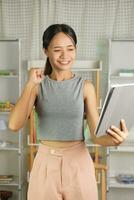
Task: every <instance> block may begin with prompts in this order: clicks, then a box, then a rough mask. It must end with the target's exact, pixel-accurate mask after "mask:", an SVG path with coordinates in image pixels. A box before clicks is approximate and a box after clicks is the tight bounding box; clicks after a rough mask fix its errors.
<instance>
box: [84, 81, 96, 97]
mask: <svg viewBox="0 0 134 200" xmlns="http://www.w3.org/2000/svg"><path fill="white" fill-rule="evenodd" d="M91 95H95V87H94V85H93V83H92V82H91V81H89V80H84V99H86V98H87V97H88V96H91Z"/></svg>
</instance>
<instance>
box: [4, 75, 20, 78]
mask: <svg viewBox="0 0 134 200" xmlns="http://www.w3.org/2000/svg"><path fill="white" fill-rule="evenodd" d="M0 78H19V76H18V75H0Z"/></svg>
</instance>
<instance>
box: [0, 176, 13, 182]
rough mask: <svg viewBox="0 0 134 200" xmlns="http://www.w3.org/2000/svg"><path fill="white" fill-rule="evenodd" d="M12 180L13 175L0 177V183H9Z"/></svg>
mask: <svg viewBox="0 0 134 200" xmlns="http://www.w3.org/2000/svg"><path fill="white" fill-rule="evenodd" d="M13 180H14V176H13V175H0V183H10V182H11V181H13Z"/></svg>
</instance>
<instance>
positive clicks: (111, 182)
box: [108, 177, 134, 189]
mask: <svg viewBox="0 0 134 200" xmlns="http://www.w3.org/2000/svg"><path fill="white" fill-rule="evenodd" d="M108 187H111V188H133V189H134V184H132V183H131V184H125V183H119V182H118V181H117V180H116V178H115V177H110V178H109V185H108Z"/></svg>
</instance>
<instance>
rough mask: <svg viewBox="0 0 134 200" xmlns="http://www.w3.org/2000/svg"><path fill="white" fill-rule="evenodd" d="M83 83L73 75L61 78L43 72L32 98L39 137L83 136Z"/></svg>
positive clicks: (74, 137)
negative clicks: (52, 77) (42, 77)
mask: <svg viewBox="0 0 134 200" xmlns="http://www.w3.org/2000/svg"><path fill="white" fill-rule="evenodd" d="M83 83H84V80H83V79H82V78H81V77H79V76H76V75H75V76H74V77H73V78H72V79H69V80H64V81H56V80H52V79H51V78H49V76H47V75H46V76H45V79H44V80H43V81H42V82H41V83H40V87H39V94H38V96H37V98H36V101H35V109H36V111H37V113H38V118H39V139H40V140H59V141H69V140H73V141H74V140H83V139H84V120H83V119H84V100H83Z"/></svg>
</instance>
